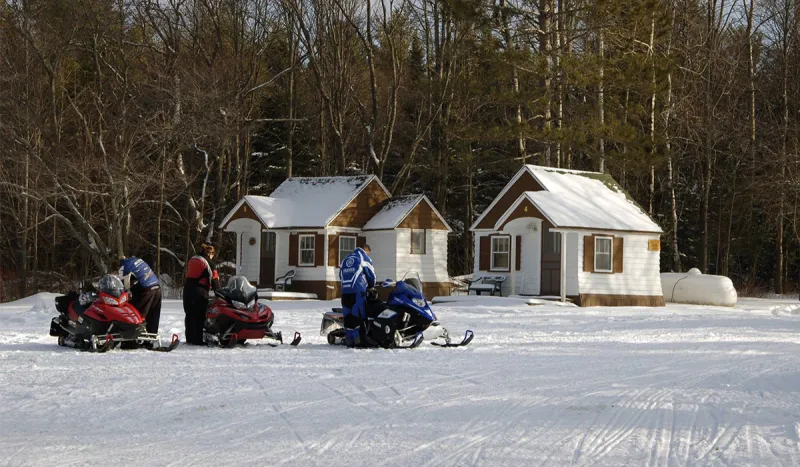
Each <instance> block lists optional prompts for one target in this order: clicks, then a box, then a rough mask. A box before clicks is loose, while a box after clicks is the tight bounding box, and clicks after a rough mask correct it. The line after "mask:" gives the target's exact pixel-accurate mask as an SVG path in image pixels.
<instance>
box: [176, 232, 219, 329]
mask: <svg viewBox="0 0 800 467" xmlns="http://www.w3.org/2000/svg"><path fill="white" fill-rule="evenodd" d="M200 250H201V253H200V254H199V255H198V256H194V257H192V259H190V260H189V263H188V264H187V265H186V280H185V281H184V283H183V311H184V313H186V319H185V321H184V323H185V324H186V343H187V344H190V345H205V342H204V341H203V324H204V323H205V320H206V309H207V308H208V295H209V292H210V291H211V290H216V289H218V288H219V273H218V272H217V267H216V265H215V264H214V255H215V253H216V249H215V248H214V245H213V244H212V243H211V242H208V241H206V242H203V243H202V244H201V245H200Z"/></svg>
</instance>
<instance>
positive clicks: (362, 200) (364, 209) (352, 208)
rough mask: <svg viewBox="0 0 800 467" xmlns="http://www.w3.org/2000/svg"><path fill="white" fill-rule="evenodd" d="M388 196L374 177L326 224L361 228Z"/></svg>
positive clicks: (386, 191)
mask: <svg viewBox="0 0 800 467" xmlns="http://www.w3.org/2000/svg"><path fill="white" fill-rule="evenodd" d="M389 196H390V195H389V191H388V190H386V188H385V187H384V186H383V185H382V184H381V183H380V181H379V180H378V178H377V177H375V178H373V179H372V180H371V181H369V182H368V183H367V184H366V185H365V186H364V187H363V188H362V189H361V190H360V191H359V192H358V194H356V195H355V196H354V197H353V198H352V199H351V200H350V201H349V202H348V203H347V204H346V205H345V206H344V207H343V208H342V209H340V210H339V211H338V212H337V213H336V215H335V216H334V217H333V218H332V219H331V220H330V221H329V222H328V225H331V226H337V227H355V228H361V227H363V226H364V225H365V224H366V223H367V222H369V220H370V219H371V218H372V216H374V215H375V214H377V213H378V211H380V210H381V206H382V205H383V203H384V202H385V201H386V200H388V199H389Z"/></svg>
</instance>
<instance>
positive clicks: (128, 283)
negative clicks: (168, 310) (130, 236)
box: [119, 256, 161, 334]
mask: <svg viewBox="0 0 800 467" xmlns="http://www.w3.org/2000/svg"><path fill="white" fill-rule="evenodd" d="M119 275H120V277H122V283H123V284H125V288H126V289H128V290H129V291H130V293H131V302H130V303H131V305H133V306H134V307H135V308H136V309H137V310H139V313H140V314H141V315H142V318H144V320H145V322H146V323H147V324H146V326H147V332H149V333H153V334H156V333H158V322H159V321H160V320H161V282H160V281H159V280H158V277H156V273H155V272H153V270H152V269H151V268H150V266H149V265H148V264H147V263H145V262H144V261H143V260H141V259H139V258H137V257H135V256H131V257H128V258H126V257H124V256H123V257H122V258H120V268H119Z"/></svg>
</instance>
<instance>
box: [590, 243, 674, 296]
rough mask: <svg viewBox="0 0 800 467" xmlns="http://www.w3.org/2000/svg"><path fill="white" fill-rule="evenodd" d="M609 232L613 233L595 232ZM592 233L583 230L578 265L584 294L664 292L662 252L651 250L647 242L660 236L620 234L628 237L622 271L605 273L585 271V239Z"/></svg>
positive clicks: (657, 293)
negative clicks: (662, 285)
mask: <svg viewBox="0 0 800 467" xmlns="http://www.w3.org/2000/svg"><path fill="white" fill-rule="evenodd" d="M595 233H608V234H609V235H611V234H612V233H613V232H595ZM591 234H592V233H591V232H590V233H581V234H580V235H579V238H580V241H578V245H577V246H578V256H577V258H576V261H574V264H576V265H577V266H578V270H579V272H578V281H579V283H580V293H582V294H609V295H656V296H660V295H662V291H661V276H660V274H659V272H660V255H659V252H658V251H648V250H647V241H648V240H658V239H659V236H658V235H648V234H620V233H613V235H614V236H615V237H622V238H623V239H624V246H623V251H624V254H623V258H622V271H623V272H622V273H616V274H602V273H590V272H583V242H584V240H583V238H584V237H585V236H586V235H591Z"/></svg>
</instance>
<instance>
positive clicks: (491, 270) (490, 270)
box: [489, 268, 511, 272]
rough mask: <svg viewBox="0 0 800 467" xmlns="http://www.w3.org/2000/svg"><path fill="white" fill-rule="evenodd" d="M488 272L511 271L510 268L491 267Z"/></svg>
mask: <svg viewBox="0 0 800 467" xmlns="http://www.w3.org/2000/svg"><path fill="white" fill-rule="evenodd" d="M489 272H511V269H496V268H492V269H489Z"/></svg>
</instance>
